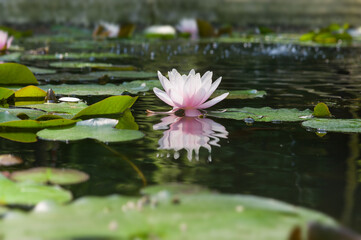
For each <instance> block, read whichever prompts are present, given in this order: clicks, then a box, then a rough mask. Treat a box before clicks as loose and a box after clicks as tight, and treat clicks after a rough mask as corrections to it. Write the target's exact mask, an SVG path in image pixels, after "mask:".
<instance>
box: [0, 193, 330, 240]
mask: <svg viewBox="0 0 361 240" xmlns="http://www.w3.org/2000/svg"><path fill="white" fill-rule="evenodd" d="M149 198H150V201H149V199H148V198H145V197H143V198H136V197H122V196H110V197H106V198H101V197H85V198H81V199H78V200H76V201H75V202H73V203H71V204H68V205H65V206H57V205H55V206H51V207H48V208H47V209H46V210H43V211H36V210H35V211H32V212H30V213H29V214H23V215H18V216H17V217H16V218H15V217H14V218H10V217H9V218H5V219H4V220H3V221H2V224H1V225H0V231H1V233H2V235H3V239H4V240H8V239H29V238H31V239H87V238H97V237H99V236H101V238H105V239H108V238H109V239H152V238H154V239H167V240H168V239H169V240H180V239H197V240H205V239H207V240H213V239H217V240H219V239H247V240H260V239H267V240H287V239H289V238H288V237H289V235H290V232H291V230H292V229H293V228H294V227H295V226H301V227H302V226H305V225H307V223H308V222H310V221H312V222H322V223H323V224H325V225H326V226H335V225H336V223H335V221H334V220H332V219H331V218H329V217H327V216H325V215H323V214H321V213H317V212H315V211H311V210H308V209H304V208H298V207H295V206H292V205H290V204H287V203H283V202H280V201H276V200H273V199H267V198H261V197H255V196H248V195H229V194H216V193H209V192H208V193H207V192H192V193H191V194H187V193H186V192H179V193H178V194H177V195H173V194H171V193H170V192H169V191H167V187H163V189H162V191H160V192H157V193H156V194H153V195H151V196H150V197H149ZM147 199H148V201H147ZM18 226H21V228H19V227H18ZM64 229H66V231H64Z"/></svg>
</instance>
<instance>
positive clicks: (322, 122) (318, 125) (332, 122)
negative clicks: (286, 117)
mask: <svg viewBox="0 0 361 240" xmlns="http://www.w3.org/2000/svg"><path fill="white" fill-rule="evenodd" d="M302 125H303V126H304V127H309V128H314V129H317V130H323V131H328V132H350V133H351V132H355V133H356V132H361V119H312V120H309V121H306V122H303V123H302Z"/></svg>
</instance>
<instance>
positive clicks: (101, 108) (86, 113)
mask: <svg viewBox="0 0 361 240" xmlns="http://www.w3.org/2000/svg"><path fill="white" fill-rule="evenodd" d="M137 99H138V97H131V96H113V97H108V98H106V99H104V100H102V101H100V102H97V103H94V104H93V105H90V106H89V107H87V108H85V109H83V110H82V111H80V112H79V113H77V114H76V115H75V116H74V117H73V119H87V118H90V117H91V116H99V115H111V114H119V113H122V112H124V111H125V110H126V109H128V108H130V107H131V106H132V105H133V104H134V103H135V101H136V100H137Z"/></svg>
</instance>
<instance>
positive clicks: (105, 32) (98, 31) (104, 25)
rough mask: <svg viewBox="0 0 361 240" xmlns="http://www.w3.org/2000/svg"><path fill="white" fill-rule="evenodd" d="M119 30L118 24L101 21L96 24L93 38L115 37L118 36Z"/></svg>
mask: <svg viewBox="0 0 361 240" xmlns="http://www.w3.org/2000/svg"><path fill="white" fill-rule="evenodd" d="M119 30H120V26H119V25H118V24H114V23H108V22H105V21H100V22H99V24H98V25H96V26H95V29H94V31H93V38H106V37H109V38H115V37H117V36H118V33H119Z"/></svg>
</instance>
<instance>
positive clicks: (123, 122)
mask: <svg viewBox="0 0 361 240" xmlns="http://www.w3.org/2000/svg"><path fill="white" fill-rule="evenodd" d="M115 128H117V129H130V130H139V126H138V124H137V123H136V122H135V120H134V117H133V115H132V112H131V111H130V109H127V110H125V112H124V113H123V116H121V117H120V118H119V119H118V123H117V125H116V126H115Z"/></svg>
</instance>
